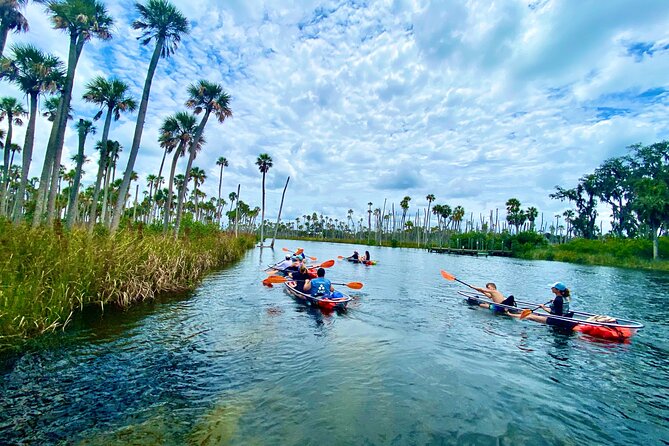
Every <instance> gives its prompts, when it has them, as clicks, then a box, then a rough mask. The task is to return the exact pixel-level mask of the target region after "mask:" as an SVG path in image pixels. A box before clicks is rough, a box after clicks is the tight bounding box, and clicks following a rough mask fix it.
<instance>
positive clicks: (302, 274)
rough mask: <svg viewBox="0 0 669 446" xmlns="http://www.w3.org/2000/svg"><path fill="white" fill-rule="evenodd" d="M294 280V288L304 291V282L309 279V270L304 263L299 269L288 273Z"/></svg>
mask: <svg viewBox="0 0 669 446" xmlns="http://www.w3.org/2000/svg"><path fill="white" fill-rule="evenodd" d="M289 275H290V277H292V278H293V280H295V289H296V290H297V291H300V292H303V291H304V284H305V283H306V282H307V281H308V280H309V279H310V276H309V271H308V270H307V267H306V266H305V265H301V266H300V270H299V271H297V272H294V273H290V274H289Z"/></svg>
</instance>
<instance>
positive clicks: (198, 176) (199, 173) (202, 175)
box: [190, 167, 207, 220]
mask: <svg viewBox="0 0 669 446" xmlns="http://www.w3.org/2000/svg"><path fill="white" fill-rule="evenodd" d="M190 177H191V178H192V179H193V196H194V197H195V220H197V219H198V201H197V198H198V190H197V187H198V186H200V185H201V184H202V183H204V180H206V179H207V174H206V172H205V171H204V170H202V169H200V168H199V167H193V168H192V169H191V171H190Z"/></svg>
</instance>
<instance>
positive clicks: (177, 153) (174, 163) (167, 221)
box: [163, 141, 184, 234]
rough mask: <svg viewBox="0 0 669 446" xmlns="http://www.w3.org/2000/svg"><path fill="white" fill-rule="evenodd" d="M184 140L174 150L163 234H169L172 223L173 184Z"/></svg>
mask: <svg viewBox="0 0 669 446" xmlns="http://www.w3.org/2000/svg"><path fill="white" fill-rule="evenodd" d="M183 145H184V143H183V141H180V142H179V147H177V149H176V150H175V151H174V157H173V158H172V168H171V169H170V180H169V182H168V183H167V198H166V199H165V215H163V234H167V228H168V226H169V224H170V212H171V211H172V186H173V184H174V173H175V172H176V169H177V162H178V161H179V156H180V154H181V153H182V151H183Z"/></svg>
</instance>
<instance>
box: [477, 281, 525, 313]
mask: <svg viewBox="0 0 669 446" xmlns="http://www.w3.org/2000/svg"><path fill="white" fill-rule="evenodd" d="M472 288H473V289H475V290H476V291H478V292H479V293H481V294H483V295H484V296H486V297H487V298H488V299H490V300H492V302H493V303H490V304H489V303H486V302H478V301H477V300H476V299H469V303H471V304H478V305H479V306H481V307H483V308H489V309H490V310H491V311H493V312H495V313H505V314H508V315H509V316H513V313H510V312H509V311H508V309H507V308H505V307H501V306H499V305H495V304H501V305H508V306H512V307H515V306H516V299H515V298H514V297H513V295H511V296H509V297H506V298H505V297H504V295H503V294H502V293H501V292H500V291H499V290H498V289H497V285H495V284H494V283H493V282H488V283H486V285H485V288H479V287H472Z"/></svg>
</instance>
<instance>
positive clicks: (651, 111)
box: [0, 0, 669, 219]
mask: <svg viewBox="0 0 669 446" xmlns="http://www.w3.org/2000/svg"><path fill="white" fill-rule="evenodd" d="M175 4H176V5H177V6H178V7H179V8H180V9H181V10H182V11H183V12H184V13H185V14H186V15H187V16H188V17H189V19H190V20H191V21H192V24H193V27H192V31H191V34H190V35H189V36H185V37H184V39H183V41H182V42H181V44H180V45H179V48H178V50H177V52H176V54H174V56H173V57H171V58H170V59H161V60H160V62H159V64H158V69H157V71H156V75H155V77H154V81H153V86H152V92H151V98H150V103H149V109H148V115H147V120H146V125H145V128H144V132H143V137H142V144H141V150H140V153H139V156H138V159H137V163H136V165H135V167H134V170H135V171H137V172H138V173H139V174H140V178H141V181H145V178H146V176H147V175H149V174H151V173H153V174H157V171H158V166H159V164H160V160H161V158H162V149H161V148H160V147H159V146H158V143H157V141H156V138H157V134H158V127H159V126H160V124H161V122H162V120H163V119H164V118H165V117H166V116H168V115H170V114H173V113H175V112H177V111H180V110H184V109H185V106H184V103H185V101H186V99H187V92H186V88H187V86H188V85H189V84H191V83H193V82H196V81H197V80H199V79H208V80H211V81H214V82H219V83H221V84H222V85H223V86H224V88H225V89H226V91H228V92H229V93H230V94H231V96H232V102H231V108H232V110H233V115H234V116H233V118H231V119H229V120H227V121H226V122H224V123H222V124H219V123H217V122H215V121H214V120H211V121H210V122H209V124H208V126H207V129H206V132H205V136H206V138H207V141H208V144H207V145H206V146H205V147H204V149H203V151H202V153H201V154H200V155H198V158H197V159H196V162H195V165H197V166H200V167H202V168H203V169H205V170H206V172H207V175H208V179H207V181H206V182H205V184H204V186H203V189H204V191H205V192H206V193H207V194H209V195H210V196H216V195H217V193H218V172H219V170H218V169H217V168H216V166H215V161H216V159H217V158H218V157H220V156H225V157H226V158H227V159H228V161H229V163H230V166H229V167H228V168H226V169H225V172H224V176H223V191H224V192H223V195H224V196H225V197H227V195H228V193H229V192H230V191H233V190H236V186H237V184H238V183H241V184H242V199H243V200H244V201H246V202H247V203H249V204H251V205H252V206H255V205H259V204H260V182H261V175H260V173H259V172H258V169H257V166H255V164H254V163H255V159H256V157H257V155H258V154H260V153H263V152H266V153H269V154H271V156H272V158H273V159H274V167H273V168H272V169H271V170H270V171H269V173H268V176H267V187H268V194H267V204H268V210H267V215H268V218H274V217H273V216H275V215H276V212H277V211H278V206H279V200H280V196H281V191H282V189H283V185H284V184H285V179H286V177H287V176H288V175H290V176H291V182H290V186H289V188H288V193H287V202H286V207H285V209H284V216H285V217H286V218H289V219H293V218H295V217H296V216H301V215H302V214H304V213H312V212H313V211H316V212H326V213H327V214H329V215H330V216H332V217H338V218H340V219H345V218H346V211H347V210H348V209H349V208H352V209H354V210H355V212H356V215H357V214H360V215H362V216H366V209H367V202H369V201H372V202H373V203H374V207H377V206H379V207H380V206H382V204H383V199H387V200H388V204H387V207H390V206H391V203H393V202H394V203H395V204H396V205H398V204H399V200H401V198H402V197H403V196H405V195H409V196H413V197H414V200H413V202H412V204H411V206H412V212H413V211H415V210H416V208H417V206H424V205H426V202H425V200H424V197H425V196H426V195H427V194H429V193H433V194H435V195H436V197H437V200H436V203H442V204H449V205H451V206H456V205H463V206H464V207H465V209H466V210H467V212H468V213H470V212H473V213H474V214H475V215H476V214H479V213H483V214H484V215H487V214H488V213H489V212H490V210H491V209H496V208H503V207H504V202H505V201H506V200H507V199H508V198H510V197H517V198H518V199H519V200H520V201H521V202H522V203H523V206H530V205H533V206H536V207H537V208H539V210H540V211H542V212H545V213H546V215H548V216H550V215H553V214H554V213H556V212H558V211H561V210H563V209H565V208H566V206H567V205H566V204H565V203H560V202H557V201H555V200H551V199H549V198H548V194H550V193H551V192H552V191H553V190H554V186H555V185H556V184H560V185H563V186H565V187H573V186H574V185H575V182H576V181H577V180H578V178H579V177H581V176H583V175H585V174H587V173H590V172H592V171H593V170H594V169H595V168H596V167H597V166H598V165H599V164H600V163H601V162H602V161H604V160H605V159H606V158H609V157H611V156H619V155H622V154H624V153H625V147H626V146H627V145H629V144H631V143H635V142H642V143H652V142H656V141H658V140H662V139H665V138H667V137H669V127H668V124H667V123H668V122H669V120H668V119H667V114H668V113H667V112H668V110H667V102H668V101H667V97H668V96H669V94H668V93H667V90H669V85H668V82H667V80H666V73H667V71H668V69H669V51H668V50H667V49H665V47H666V46H667V43H669V41H668V40H667V38H666V32H665V30H666V28H667V25H668V24H669V4H667V3H666V2H663V1H651V0H644V1H641V2H636V3H630V2H627V1H623V0H612V1H608V2H605V3H602V2H600V1H593V0H590V1H579V2H576V1H566V2H533V3H531V5H528V4H527V3H525V2H509V1H492V2H491V1H486V0H479V1H471V2H460V1H436V0H434V1H420V0H394V1H391V0H379V1H373V2H369V3H365V4H358V3H356V2H345V1H344V2H342V1H334V0H332V1H324V2H318V1H313V0H304V1H299V0H293V1H281V2H279V1H262V2H261V1H256V0H253V1H249V0H245V1H232V2H229V1H226V2H223V1H222V0H196V1H191V0H189V1H188V2H186V1H185V0H179V1H175ZM108 8H109V11H110V13H111V14H112V15H113V16H114V18H115V19H116V28H115V31H114V39H112V40H111V41H109V42H98V41H92V42H89V43H88V44H87V45H86V47H85V48H84V52H83V55H82V57H81V60H80V62H79V66H78V70H77V77H76V84H75V95H74V99H73V104H72V105H73V107H74V109H75V118H76V119H78V118H79V117H87V118H90V117H92V115H93V114H94V113H95V111H96V108H95V107H94V106H93V105H91V104H86V103H84V102H83V101H82V100H81V94H82V92H83V89H84V86H85V83H86V82H87V81H88V80H90V79H91V78H92V77H93V76H96V75H105V76H111V75H114V76H117V77H119V78H120V79H122V80H124V81H125V82H127V83H128V84H129V85H130V88H131V92H132V94H133V95H134V96H135V97H136V98H137V100H139V97H140V95H141V91H142V88H143V84H144V79H145V76H146V69H147V65H148V58H149V57H150V53H151V51H152V48H153V46H152V44H149V45H148V46H146V47H142V46H140V45H139V43H138V41H137V39H136V37H137V35H138V33H137V32H135V31H133V30H132V29H131V28H130V24H131V23H132V21H133V20H134V19H135V18H136V12H135V10H134V7H133V2H132V1H129V0H120V1H115V2H108ZM26 14H27V17H28V20H29V21H30V23H31V32H30V33H28V34H24V35H14V34H12V35H10V39H9V44H10V45H11V43H12V42H16V41H23V42H32V43H34V44H35V45H37V46H38V47H40V48H42V49H43V50H45V51H48V52H52V53H54V54H57V55H58V56H60V57H61V58H65V57H66V55H67V43H68V42H67V39H66V37H65V35H64V34H63V33H60V32H56V31H54V30H52V29H51V28H50V22H49V20H48V17H47V16H46V15H45V14H44V12H43V7H41V6H39V5H36V4H33V3H31V4H30V5H29V6H28V9H27V11H26ZM640 43H641V44H644V45H651V46H650V48H651V50H650V51H648V52H645V53H636V54H635V53H630V48H632V47H633V46H634V45H635V44H640ZM644 93H645V96H644ZM0 94H2V95H8V94H12V95H15V96H19V97H20V93H19V92H18V91H17V90H16V88H15V87H13V86H9V85H7V84H6V83H2V84H0ZM135 121H136V115H134V114H130V115H127V116H124V117H123V118H122V119H121V120H120V121H119V122H115V123H113V125H112V131H111V134H110V137H111V138H113V139H118V140H119V141H120V142H121V144H122V145H123V147H124V152H123V153H122V156H121V159H120V161H119V170H121V171H122V170H123V169H124V167H125V163H126V160H127V151H128V150H129V147H130V145H131V142H132V136H133V132H134V127H135ZM3 125H4V124H3ZM97 125H98V129H99V133H98V135H97V137H99V134H100V132H101V127H102V122H101V121H99V122H98V123H97ZM37 128H38V132H37V138H36V143H35V144H36V145H35V156H34V161H33V168H32V169H31V175H33V176H34V175H38V174H39V169H41V162H42V157H43V154H44V147H45V146H46V140H47V139H48V133H49V130H50V124H49V123H48V122H47V121H46V120H45V119H43V118H40V119H39V120H38V127H37ZM23 131H24V129H20V130H18V131H17V135H16V136H15V141H22V140H23V134H22V132H23ZM95 138H96V137H91V138H90V139H89V143H88V145H87V154H88V155H89V156H90V157H91V158H92V159H93V160H97V155H96V154H94V153H93V150H92V147H93V145H94V142H95ZM76 144H77V141H76V135H75V133H74V130H73V128H72V126H70V129H69V130H68V133H67V136H66V155H64V160H65V156H67V157H68V162H69V156H71V154H72V153H74V150H75V148H76ZM184 164H185V162H182V163H180V169H183V165H184ZM94 165H95V164H94V162H90V163H89V164H88V165H87V169H86V170H87V175H86V177H85V179H84V181H85V182H91V181H93V180H94V175H95V170H96V169H95V167H94ZM396 207H397V206H396Z"/></svg>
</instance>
